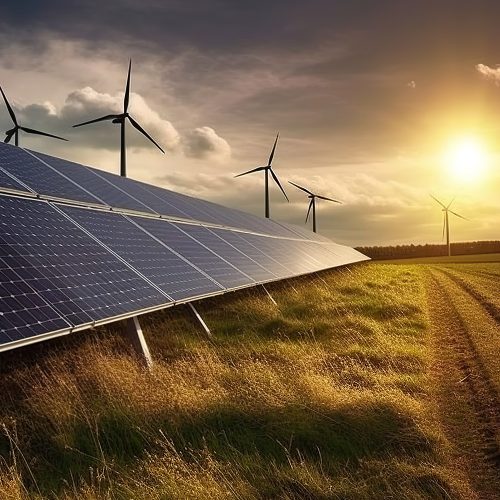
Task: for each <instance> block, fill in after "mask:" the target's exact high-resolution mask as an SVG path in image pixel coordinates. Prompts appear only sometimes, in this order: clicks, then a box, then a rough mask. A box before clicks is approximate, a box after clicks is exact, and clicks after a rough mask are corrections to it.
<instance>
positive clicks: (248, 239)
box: [214, 229, 293, 279]
mask: <svg viewBox="0 0 500 500" xmlns="http://www.w3.org/2000/svg"><path fill="white" fill-rule="evenodd" d="M214 232H215V233H216V234H218V235H219V236H220V237H221V238H223V239H224V240H225V241H227V242H228V243H230V244H231V245H233V246H235V247H236V248H238V249H239V250H240V251H241V252H243V253H244V254H245V255H247V256H248V257H250V258H251V259H252V260H253V261H254V262H258V263H259V264H260V265H261V266H262V267H264V268H265V269H267V271H268V273H269V278H272V277H273V276H275V277H276V278H286V277H288V276H291V275H292V274H293V272H292V271H291V270H290V269H288V268H287V267H285V266H284V265H283V264H282V263H281V261H280V259H279V258H277V256H276V255H274V256H272V255H270V253H269V252H268V245H267V244H266V243H267V241H268V240H269V239H270V238H269V237H265V236H257V235H254V234H244V233H239V232H238V233H237V232H229V231H220V230H217V229H215V230H214ZM271 271H272V272H271ZM269 278H268V279H269Z"/></svg>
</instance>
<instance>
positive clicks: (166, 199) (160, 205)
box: [0, 143, 366, 351]
mask: <svg viewBox="0 0 500 500" xmlns="http://www.w3.org/2000/svg"><path fill="white" fill-rule="evenodd" d="M0 229H1V231H0V351H2V350H6V349H11V348H14V347H17V346H20V345H24V344H28V343H31V342H36V341H39V340H43V339H46V338H50V337H53V336H57V335H61V334H65V333H69V332H71V331H74V330H78V329H84V328H88V327H90V326H94V325H98V324H103V323H106V322H110V321H115V320H117V319H121V318H126V317H131V316H135V315H137V314H140V313H144V312H147V311H153V310H156V309H161V308H164V307H168V306H171V305H174V304H178V303H182V302H188V301H192V300H196V299H199V298H202V297H208V296H211V295H216V294H220V293H224V292H227V291H230V290H236V289H238V288H241V287H248V286H254V285H257V284H263V283H266V282H269V281H276V280H280V279H284V278H290V277H293V276H298V275H301V274H307V273H311V272H315V271H319V270H322V269H327V268H330V267H335V266H340V265H343V264H348V263H352V262H357V261H361V260H366V257H365V256H364V255H362V254H360V253H359V252H357V251H355V250H354V249H352V248H349V247H345V246H342V245H337V244H335V243H333V242H331V241H330V240H328V239H326V238H324V237H322V236H319V235H316V234H314V233H311V232H309V231H307V230H305V229H303V228H300V227H296V226H293V225H289V224H281V223H277V222H275V221H271V220H268V219H261V218H259V217H255V216H253V215H250V214H246V213H244V212H241V211H238V210H232V209H228V208H225V207H222V206H219V205H216V204H214V203H211V202H207V201H203V200H199V199H196V198H192V197H189V196H185V195H182V194H179V193H175V192H173V191H169V190H166V189H162V188H158V187H155V186H151V185H148V184H145V183H142V182H138V181H134V180H131V179H126V178H122V177H120V176H116V175H112V174H109V173H106V172H102V171H99V170H96V169H93V168H90V167H86V166H84V165H80V164H77V163H73V162H69V161H66V160H61V159H59V158H54V157H51V156H47V155H44V154H41V153H35V152H32V151H28V150H24V149H21V148H18V147H15V146H9V145H5V144H3V143H0Z"/></svg>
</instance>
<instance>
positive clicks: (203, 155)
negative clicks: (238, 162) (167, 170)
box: [182, 127, 231, 161]
mask: <svg viewBox="0 0 500 500" xmlns="http://www.w3.org/2000/svg"><path fill="white" fill-rule="evenodd" d="M182 143H183V150H184V154H185V155H186V156H187V157H188V158H199V159H216V160H219V161H223V160H226V159H228V158H229V157H230V156H231V147H230V146H229V144H228V143H227V141H226V140H225V139H223V138H222V137H220V136H219V135H217V133H216V132H215V130H214V129H213V128H211V127H198V128H195V129H194V130H191V131H190V132H188V133H187V134H186V136H185V137H184V138H183V141H182Z"/></svg>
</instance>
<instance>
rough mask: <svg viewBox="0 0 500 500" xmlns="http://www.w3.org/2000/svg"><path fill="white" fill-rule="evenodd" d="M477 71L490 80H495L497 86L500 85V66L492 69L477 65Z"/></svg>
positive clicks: (484, 65)
mask: <svg viewBox="0 0 500 500" xmlns="http://www.w3.org/2000/svg"><path fill="white" fill-rule="evenodd" d="M476 70H477V71H479V73H481V75H483V76H484V77H485V78H487V79H488V80H493V81H494V82H495V85H500V66H497V67H496V68H492V67H490V66H487V65H486V64H476Z"/></svg>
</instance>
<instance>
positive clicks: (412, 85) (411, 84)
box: [406, 80, 417, 89]
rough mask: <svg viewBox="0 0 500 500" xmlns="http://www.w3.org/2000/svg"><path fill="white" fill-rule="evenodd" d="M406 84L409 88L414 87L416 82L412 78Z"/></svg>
mask: <svg viewBox="0 0 500 500" xmlns="http://www.w3.org/2000/svg"><path fill="white" fill-rule="evenodd" d="M406 86H407V87H409V88H410V89H416V88H417V83H416V82H415V80H412V81H411V82H408V83H407V84H406Z"/></svg>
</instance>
